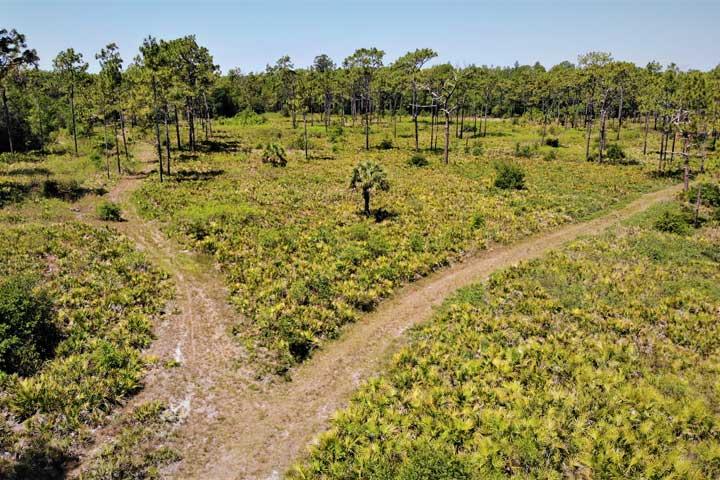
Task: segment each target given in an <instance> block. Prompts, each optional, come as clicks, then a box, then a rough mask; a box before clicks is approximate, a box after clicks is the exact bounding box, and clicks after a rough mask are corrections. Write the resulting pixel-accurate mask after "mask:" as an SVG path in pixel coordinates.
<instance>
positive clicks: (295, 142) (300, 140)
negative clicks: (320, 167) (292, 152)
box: [290, 134, 314, 150]
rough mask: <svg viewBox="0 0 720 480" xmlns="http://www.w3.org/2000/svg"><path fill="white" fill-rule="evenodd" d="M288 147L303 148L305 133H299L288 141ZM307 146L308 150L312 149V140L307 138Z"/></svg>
mask: <svg viewBox="0 0 720 480" xmlns="http://www.w3.org/2000/svg"><path fill="white" fill-rule="evenodd" d="M290 148H294V149H296V150H305V135H304V134H300V135H298V136H297V137H295V139H294V140H293V141H292V142H290ZM307 148H308V150H312V149H313V148H314V145H313V143H312V141H310V139H309V138H308V140H307Z"/></svg>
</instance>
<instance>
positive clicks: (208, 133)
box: [203, 93, 212, 142]
mask: <svg viewBox="0 0 720 480" xmlns="http://www.w3.org/2000/svg"><path fill="white" fill-rule="evenodd" d="M203 104H204V105H205V141H206V142H207V141H208V138H209V137H212V120H211V117H210V106H209V105H208V102H207V96H206V95H205V93H203Z"/></svg>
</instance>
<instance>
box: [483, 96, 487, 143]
mask: <svg viewBox="0 0 720 480" xmlns="http://www.w3.org/2000/svg"><path fill="white" fill-rule="evenodd" d="M483 117H484V118H483V123H484V124H485V126H484V127H483V134H482V136H483V137H486V136H487V118H488V104H487V102H485V112H484V114H483Z"/></svg>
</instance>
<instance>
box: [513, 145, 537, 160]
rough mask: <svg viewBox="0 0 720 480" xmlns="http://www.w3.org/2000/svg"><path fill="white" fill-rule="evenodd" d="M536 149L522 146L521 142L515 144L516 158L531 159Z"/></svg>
mask: <svg viewBox="0 0 720 480" xmlns="http://www.w3.org/2000/svg"><path fill="white" fill-rule="evenodd" d="M534 150H535V148H534V147H533V146H531V145H520V143H519V142H516V143H515V156H516V157H523V158H530V157H532V156H533V153H534Z"/></svg>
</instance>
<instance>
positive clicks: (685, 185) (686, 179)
mask: <svg viewBox="0 0 720 480" xmlns="http://www.w3.org/2000/svg"><path fill="white" fill-rule="evenodd" d="M683 156H684V157H685V168H684V172H683V190H684V191H685V192H687V191H688V190H689V189H690V152H689V151H688V138H687V137H683Z"/></svg>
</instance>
